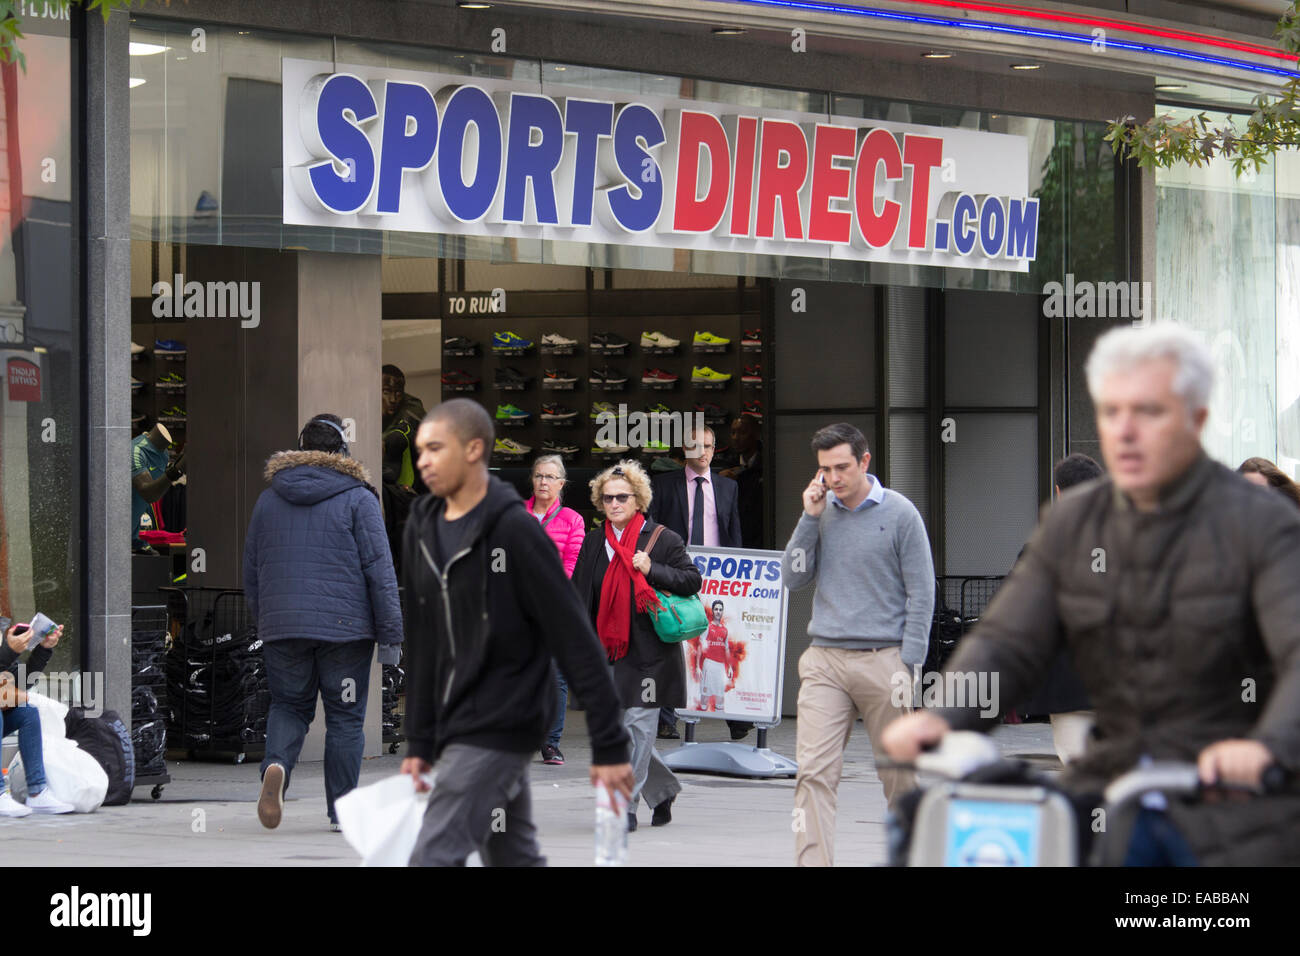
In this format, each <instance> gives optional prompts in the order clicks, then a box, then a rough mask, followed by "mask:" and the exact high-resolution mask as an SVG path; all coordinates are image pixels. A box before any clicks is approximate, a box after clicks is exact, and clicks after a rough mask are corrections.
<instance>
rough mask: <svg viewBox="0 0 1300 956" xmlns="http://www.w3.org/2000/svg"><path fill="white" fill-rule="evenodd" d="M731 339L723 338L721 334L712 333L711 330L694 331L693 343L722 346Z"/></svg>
mask: <svg viewBox="0 0 1300 956" xmlns="http://www.w3.org/2000/svg"><path fill="white" fill-rule="evenodd" d="M730 342H731V339H724V338H723V337H722V336H721V335H714V334H713V333H712V332H696V333H695V339H694V341H693V342H692V344H693V345H708V346H722V345H728V344H730Z"/></svg>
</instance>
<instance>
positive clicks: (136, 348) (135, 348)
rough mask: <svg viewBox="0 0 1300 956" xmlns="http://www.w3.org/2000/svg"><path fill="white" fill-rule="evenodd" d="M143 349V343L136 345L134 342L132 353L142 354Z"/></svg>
mask: <svg viewBox="0 0 1300 956" xmlns="http://www.w3.org/2000/svg"><path fill="white" fill-rule="evenodd" d="M143 351H144V346H143V345H136V344H135V343H134V342H132V343H131V354H132V355H139V354H140V353H141V352H143Z"/></svg>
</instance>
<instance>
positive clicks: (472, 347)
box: [442, 335, 478, 355]
mask: <svg viewBox="0 0 1300 956" xmlns="http://www.w3.org/2000/svg"><path fill="white" fill-rule="evenodd" d="M442 351H443V352H444V353H446V352H451V353H452V354H454V355H472V354H473V353H474V352H476V351H478V343H477V342H475V341H474V340H473V339H471V338H467V337H465V336H463V335H453V336H451V337H450V338H447V339H443V342H442Z"/></svg>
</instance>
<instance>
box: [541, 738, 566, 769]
mask: <svg viewBox="0 0 1300 956" xmlns="http://www.w3.org/2000/svg"><path fill="white" fill-rule="evenodd" d="M542 763H544V764H550V765H551V766H552V767H563V766H564V754H562V753H560V748H559V747H552V746H551V745H550V744H547V745H546V746H544V747H543V748H542Z"/></svg>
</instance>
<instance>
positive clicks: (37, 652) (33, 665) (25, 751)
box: [0, 624, 74, 817]
mask: <svg viewBox="0 0 1300 956" xmlns="http://www.w3.org/2000/svg"><path fill="white" fill-rule="evenodd" d="M15 632H17V633H15ZM29 636H30V635H29V634H28V633H27V631H26V625H24V624H15V625H14V626H12V627H10V628H9V630H8V631H7V632H5V637H4V640H3V641H2V642H0V737H5V736H7V735H9V734H11V733H14V732H15V731H17V733H18V752H19V753H20V754H21V755H22V758H23V773H24V774H26V777H27V805H26V806H24V805H23V804H21V803H19V802H18V801H17V800H15V799H14V798H13V796H12V795H10V793H9V791H8V787H7V778H0V817H25V816H28V815H29V814H31V813H71V812H72V810H73V809H74V808H73V806H72V804H70V803H64V802H63V801H62V800H59V799H58V798H57V797H55V796H54V794H52V793H50V791H49V789H48V788H47V787H46V786H45V758H44V751H43V748H42V745H41V715H40V713H39V712H38V711H37V710H36V708H35V707H28V706H26V705H27V694H26V692H25V691H24V690H23V689H22V688H20V687H19V686H18V679H17V672H18V659H19V657H21V656H22V653H23V652H24V651H25V650H26V649H27V640H28V637H29ZM62 636H63V628H62V627H56V628H55V629H54V630H52V631H51V632H50V633H49V634H48V635H46V637H45V639H44V640H43V641H41V642H40V644H38V645H37V646H36V648H35V649H34V650H33V651H32V656H31V658H30V659H29V668H30V670H29V671H28V673H29V674H36V673H39V672H40V671H42V670H44V669H45V665H46V664H48V663H49V661H50V657H51V656H52V655H53V654H54V647H55V645H57V644H58V643H59V638H60V637H62Z"/></svg>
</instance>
